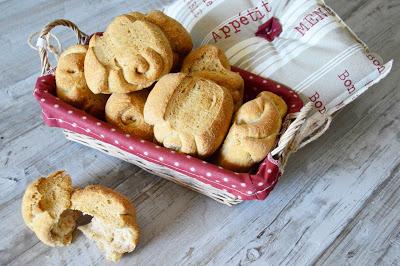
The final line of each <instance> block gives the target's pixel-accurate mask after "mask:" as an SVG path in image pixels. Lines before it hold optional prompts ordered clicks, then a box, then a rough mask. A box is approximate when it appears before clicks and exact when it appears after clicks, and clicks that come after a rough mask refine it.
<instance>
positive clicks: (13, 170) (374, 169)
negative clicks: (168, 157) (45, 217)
mask: <svg viewBox="0 0 400 266" xmlns="http://www.w3.org/2000/svg"><path fill="white" fill-rule="evenodd" d="M166 2H168V1H165V0H159V1H148V0H142V1H134V0H131V1H125V0H114V1H106V0H96V1H94V0H85V1H78V0H62V1H61V0H51V1H44V0H23V1H18V0H0V10H1V11H0V58H1V59H0V70H1V73H0V84H1V85H0V191H1V192H0V265H8V264H10V265H65V264H71V265H90V264H106V263H107V262H106V261H105V260H104V258H103V255H102V254H101V253H100V252H99V251H98V249H97V247H96V246H95V245H94V244H93V243H92V242H90V241H89V240H87V239H85V238H83V237H82V236H79V237H78V238H77V239H76V241H75V243H74V244H73V245H71V246H69V247H66V248H49V247H47V246H45V245H43V244H42V243H40V242H39V241H38V239H37V238H36V237H35V236H34V235H33V233H32V232H31V231H29V230H28V228H27V227H26V226H25V225H24V223H23V221H22V217H21V214H20V204H21V197H22V194H23V192H24V189H25V187H26V185H27V184H28V183H29V182H31V181H32V180H34V179H36V178H37V177H38V176H40V175H46V174H48V173H50V172H52V171H54V170H57V169H66V170H67V171H68V172H69V173H70V174H71V175H72V176H73V181H74V183H75V185H80V186H83V185H86V184H89V183H101V184H104V185H106V186H109V187H112V188H115V189H117V190H118V191H120V192H122V193H124V194H125V195H127V196H128V197H129V198H130V199H131V200H132V201H133V202H134V203H135V205H136V206H137V212H138V222H139V224H140V226H141V228H142V236H143V237H142V239H141V242H140V245H139V246H138V248H137V250H136V251H135V252H134V253H132V254H131V255H128V256H126V257H125V258H123V259H122V261H121V265H123V264H126V265H132V264H135V265H174V264H180V265H186V264H190V265H204V264H212V265H223V264H229V265H249V264H252V265H278V264H288V265H304V264H314V263H315V264H326V265H344V264H351V265H372V264H378V265H400V86H399V83H400V70H399V68H398V67H397V66H395V68H394V70H393V72H392V74H391V75H390V76H389V77H388V78H387V79H385V80H384V81H383V82H382V83H380V84H379V85H377V86H375V87H374V88H372V89H371V90H369V91H368V92H367V93H366V94H365V95H364V96H362V97H361V98H360V99H359V100H357V101H356V102H355V103H353V104H351V105H350V106H348V107H347V108H345V109H344V110H343V111H342V112H341V113H340V114H339V115H338V116H337V117H336V118H335V121H334V124H333V126H332V129H331V130H330V131H329V132H328V133H327V134H326V135H325V136H323V137H322V138H321V139H319V140H318V141H317V142H315V143H313V144H312V145H310V146H308V147H306V148H305V149H303V150H301V151H300V152H299V153H297V154H296V155H294V156H293V157H292V158H291V160H290V162H289V167H288V169H287V171H286V173H285V176H284V178H282V179H281V182H280V183H279V185H278V186H277V188H276V189H275V190H274V192H273V193H272V194H271V195H270V197H269V198H268V200H267V201H264V202H249V203H244V204H241V205H239V206H237V207H231V208H230V207H226V206H223V205H221V204H218V203H216V202H214V201H213V200H211V199H208V198H206V197H205V196H202V195H199V194H197V193H195V192H192V191H189V190H187V189H185V188H182V187H179V186H177V185H175V184H173V183H170V182H167V181H165V180H162V179H160V178H158V177H155V176H152V175H150V174H147V173H146V172H144V171H142V170H139V169H138V168H136V167H135V166H132V165H130V164H128V163H125V162H122V161H120V160H118V159H115V158H112V157H109V156H107V155H104V154H102V153H100V152H97V151H95V150H92V149H89V148H86V147H84V146H80V145H78V144H75V143H71V142H68V141H66V140H65V139H64V138H63V134H62V132H61V130H59V129H53V128H48V127H46V126H44V125H43V123H42V120H41V117H40V109H39V106H38V104H37V103H36V102H35V100H34V98H33V97H32V88H33V86H34V82H35V79H36V77H37V75H38V74H39V73H38V72H39V60H38V57H37V54H36V53H35V52H34V51H32V50H31V49H30V48H29V47H28V46H27V45H26V42H25V41H26V38H27V36H28V35H29V34H30V33H31V32H33V31H37V30H39V29H40V28H41V27H42V26H43V25H44V24H45V23H47V22H48V21H50V20H52V19H55V18H68V19H70V20H72V21H75V22H76V23H77V24H78V25H81V26H82V29H83V30H84V31H86V32H95V31H99V30H102V29H103V28H104V25H106V23H107V22H108V21H110V19H111V18H112V17H113V16H115V15H117V14H120V13H124V12H126V11H127V10H142V11H146V10H150V9H157V8H161V7H162V6H163V4H165V3H166ZM328 4H331V6H332V7H333V8H334V9H335V10H336V11H337V12H338V13H339V14H340V15H341V16H342V17H343V18H344V20H345V21H346V22H347V23H348V24H349V25H350V26H351V27H352V28H353V29H354V31H355V32H356V33H357V34H359V36H360V37H361V38H362V39H363V40H365V41H366V42H367V43H368V44H369V45H370V47H371V48H372V50H375V51H378V52H379V53H380V54H381V55H382V56H383V57H384V58H385V59H390V58H394V59H396V60H397V62H400V27H399V25H400V15H399V14H400V2H399V0H384V1H375V0H352V1H348V0H335V1H333V0H330V1H328ZM60 36H61V38H62V39H63V40H69V41H70V42H72V40H73V38H72V35H71V34H70V33H69V32H67V31H61V32H60Z"/></svg>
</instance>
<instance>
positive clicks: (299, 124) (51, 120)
mask: <svg viewBox="0 0 400 266" xmlns="http://www.w3.org/2000/svg"><path fill="white" fill-rule="evenodd" d="M59 25H62V26H66V27H68V28H70V29H72V30H73V31H74V32H75V33H76V36H77V39H78V42H77V43H78V44H85V43H87V41H88V39H89V36H88V35H86V34H85V33H83V32H82V31H80V30H79V28H78V27H77V26H76V25H75V24H73V23H72V22H70V21H67V20H56V21H54V22H51V23H49V24H47V25H46V26H45V27H44V29H43V30H42V31H41V32H40V35H39V39H38V43H37V47H38V50H39V54H40V58H41V63H42V75H41V76H40V77H39V78H38V80H37V83H36V87H35V91H34V96H35V97H36V99H37V100H38V102H39V103H40V105H41V108H42V114H43V119H44V121H45V122H46V124H47V125H49V126H54V127H59V128H63V129H64V132H65V136H66V138H67V139H69V140H72V141H75V142H78V143H81V144H83V145H86V146H89V147H91V148H95V149H97V150H100V151H102V152H104V153H107V154H110V155H111V156H114V157H117V158H120V159H122V160H125V161H127V162H130V163H132V164H135V165H137V166H139V167H141V168H143V169H145V170H146V171H149V172H151V173H154V174H155V175H158V176H161V177H163V178H166V179H168V180H171V181H173V182H175V183H178V184H180V185H182V186H185V187H187V188H190V189H192V190H195V191H197V192H199V193H202V194H204V195H206V196H209V197H211V198H213V199H215V200H217V201H219V202H221V203H224V204H227V205H235V204H238V203H240V202H242V201H243V200H263V199H265V198H266V197H267V196H268V194H269V193H270V192H271V191H272V189H273V188H274V186H275V185H276V183H277V181H278V179H279V177H280V176H281V174H282V173H283V169H284V167H285V165H286V163H287V160H288V158H289V156H290V154H291V153H292V152H295V151H297V149H299V148H300V147H302V146H304V145H306V144H307V143H309V142H311V141H312V140H313V139H315V138H317V137H318V136H319V135H320V134H322V133H323V132H324V131H325V129H326V128H327V127H329V124H330V121H331V118H330V117H329V116H318V119H309V117H310V116H311V114H312V110H313V107H312V105H311V104H307V105H305V106H304V107H303V103H302V101H301V99H300V97H299V96H298V95H297V94H296V93H295V92H294V91H292V90H290V89H289V88H287V87H285V86H284V85H282V84H277V83H275V82H274V81H272V80H268V79H263V78H261V77H258V76H256V75H253V74H251V73H249V72H246V71H243V70H239V69H234V70H235V71H238V72H239V73H240V74H241V75H242V77H243V78H244V80H245V84H246V96H247V99H251V98H254V97H255V96H256V95H257V94H258V93H259V92H260V91H263V90H268V91H272V92H274V93H276V94H278V95H280V96H281V97H282V98H283V99H284V100H285V101H286V102H287V104H288V106H289V114H288V115H287V117H286V119H285V122H284V123H283V127H282V132H281V135H280V138H279V141H278V142H277V145H276V147H275V149H274V150H273V151H272V152H271V153H270V154H269V155H268V157H267V158H266V159H265V160H264V161H263V162H262V163H260V164H259V165H258V166H257V167H254V168H253V169H252V170H251V171H250V172H249V173H235V172H232V171H230V170H226V169H223V168H221V167H218V166H216V165H213V164H212V163H210V162H207V161H202V160H199V159H197V158H193V157H191V156H187V155H184V154H179V153H176V152H174V151H171V150H168V149H165V148H163V147H160V146H158V145H156V144H154V143H151V142H147V141H145V140H140V139H136V138H134V137H131V136H129V135H128V134H124V133H123V132H119V131H118V130H117V129H114V128H113V127H112V126H110V125H109V124H107V123H105V122H103V121H100V120H97V119H96V118H94V117H92V116H90V115H88V114H86V113H85V112H83V111H81V110H78V109H76V108H74V107H72V106H70V105H68V104H66V103H64V102H62V101H60V100H59V99H58V98H57V97H56V96H54V95H55V81H54V69H52V68H51V66H50V63H49V60H48V51H51V49H53V48H52V47H51V46H50V45H49V38H50V36H51V33H50V31H51V30H52V29H53V28H55V27H56V26H59ZM313 117H316V116H313Z"/></svg>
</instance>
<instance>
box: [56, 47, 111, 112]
mask: <svg viewBox="0 0 400 266" xmlns="http://www.w3.org/2000/svg"><path fill="white" fill-rule="evenodd" d="M86 52H87V46H85V45H74V46H71V47H69V48H68V49H67V50H65V51H64V52H63V53H62V54H61V56H60V59H59V60H58V65H57V69H56V92H57V96H58V97H59V98H60V99H61V100H63V101H64V102H66V103H69V104H71V105H72V106H74V107H76V108H79V109H82V110H84V111H86V112H87V113H89V114H91V115H93V116H95V117H97V118H100V119H101V118H103V117H104V107H105V105H106V102H107V99H108V96H107V95H102V94H99V95H96V94H94V93H93V92H92V91H91V90H89V88H88V86H87V84H86V80H85V75H84V69H83V65H84V61H85V55H86Z"/></svg>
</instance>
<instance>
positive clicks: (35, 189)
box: [22, 171, 80, 247]
mask: <svg viewBox="0 0 400 266" xmlns="http://www.w3.org/2000/svg"><path fill="white" fill-rule="evenodd" d="M72 191H73V188H72V183H71V177H70V176H69V175H68V174H66V173H65V172H64V171H57V172H55V173H52V174H50V175H49V176H48V177H41V178H40V179H38V180H36V181H35V182H33V183H32V184H30V185H29V186H28V188H27V189H26V191H25V194H24V196H23V198H22V217H23V219H24V221H25V223H26V225H27V226H28V227H29V228H30V229H31V230H32V231H33V232H34V233H35V234H36V236H37V237H38V238H39V239H40V241H42V242H43V243H45V244H46V245H49V246H52V247H59V246H66V245H69V244H70V243H71V241H72V234H73V231H74V230H75V228H76V220H77V219H78V218H79V217H80V213H79V212H76V211H72V210H70V209H69V208H70V206H71V201H70V198H71V194H72Z"/></svg>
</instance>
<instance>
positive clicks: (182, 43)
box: [146, 10, 193, 70]
mask: <svg viewBox="0 0 400 266" xmlns="http://www.w3.org/2000/svg"><path fill="white" fill-rule="evenodd" d="M146 19H147V20H148V21H150V22H152V23H154V24H156V25H157V26H159V27H160V28H161V30H162V31H163V32H164V33H165V36H167V38H168V40H169V43H170V44H171V48H172V51H173V52H174V65H173V69H175V70H179V68H180V64H181V63H182V61H183V59H184V58H185V56H186V55H187V54H189V53H190V51H192V49H193V41H192V37H191V36H190V34H189V32H188V31H187V30H186V29H185V28H184V27H183V26H182V24H180V23H179V22H178V21H176V20H175V19H173V18H171V17H169V16H167V15H165V14H164V13H163V12H161V11H158V10H155V11H151V12H149V13H148V14H147V15H146Z"/></svg>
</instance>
